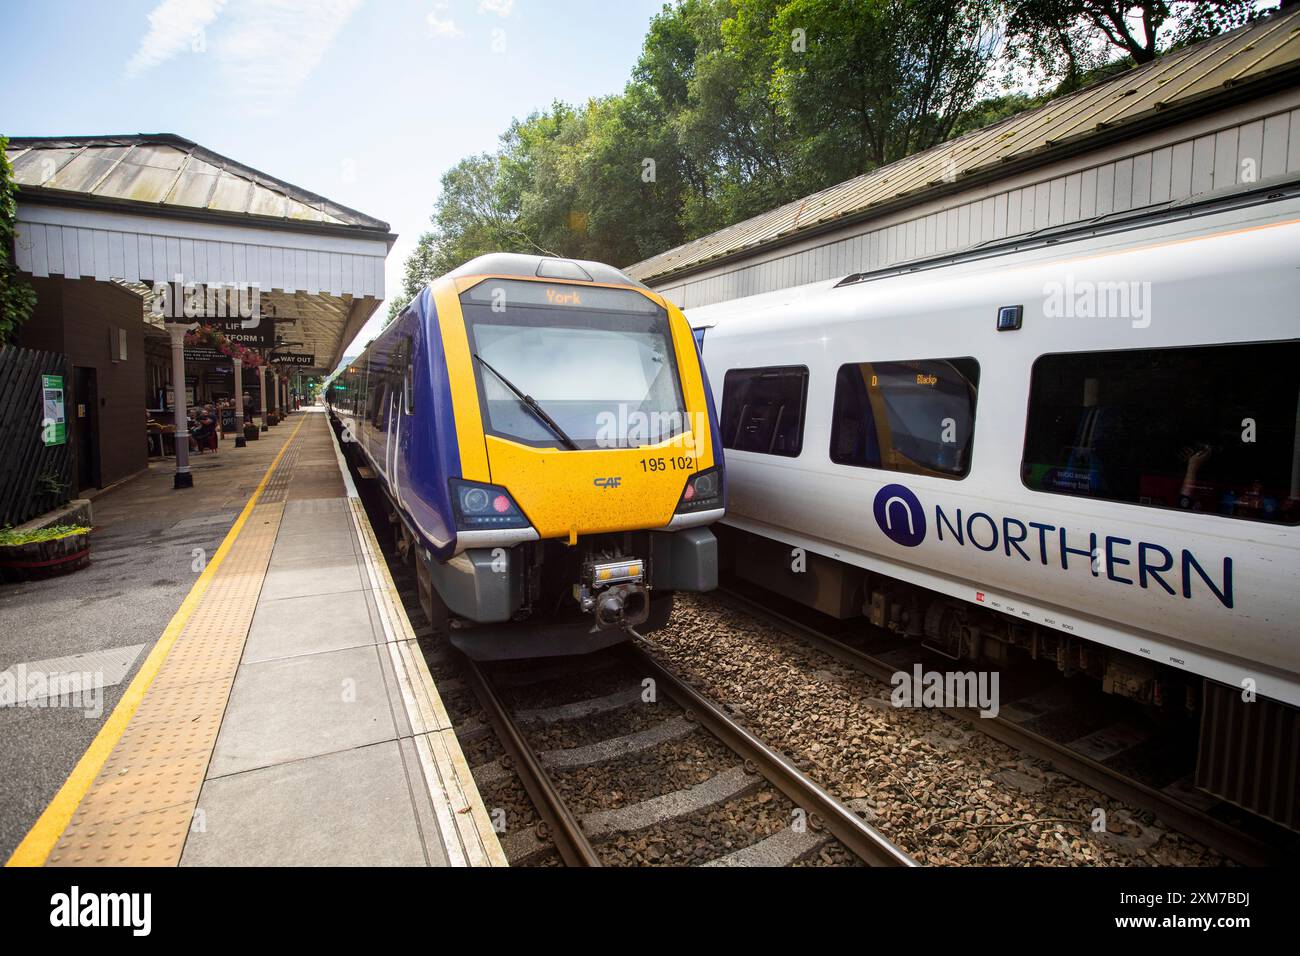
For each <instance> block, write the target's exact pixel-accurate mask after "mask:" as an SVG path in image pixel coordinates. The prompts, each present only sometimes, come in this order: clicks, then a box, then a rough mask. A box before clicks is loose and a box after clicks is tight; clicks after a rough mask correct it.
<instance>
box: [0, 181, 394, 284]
mask: <svg viewBox="0 0 1300 956" xmlns="http://www.w3.org/2000/svg"><path fill="white" fill-rule="evenodd" d="M14 252H15V258H16V259H17V263H18V268H19V269H22V270H23V271H25V272H30V273H31V274H32V275H34V276H40V277H45V276H50V275H58V276H63V277H65V278H69V279H74V278H82V277H87V278H90V277H93V278H95V279H98V280H100V281H108V280H110V279H121V280H123V281H125V282H171V281H173V280H174V279H175V277H176V276H177V275H179V276H181V277H182V280H183V281H186V282H197V283H214V282H242V283H248V284H256V285H258V286H259V287H260V288H262V289H265V290H268V291H269V290H273V289H274V290H280V291H283V292H287V293H293V292H306V293H307V294H309V295H317V294H319V293H325V294H328V295H332V296H336V297H339V296H344V295H350V296H352V297H354V298H358V299H359V298H371V299H375V300H379V299H382V298H384V259H385V257H386V256H387V255H388V246H387V243H385V242H384V241H382V240H378V239H363V238H351V237H343V236H327V235H318V234H315V233H313V232H309V231H306V230H304V231H302V232H295V231H292V230H282V229H265V228H260V227H257V226H240V225H225V224H221V223H201V222H193V221H188V220H184V219H171V218H167V217H161V216H159V217H150V216H139V215H132V214H127V213H114V212H105V211H99V210H84V209H72V208H64V207H59V206H49V205H43V204H36V203H22V202H20V203H19V204H18V216H17V222H16V226H15V235H14Z"/></svg>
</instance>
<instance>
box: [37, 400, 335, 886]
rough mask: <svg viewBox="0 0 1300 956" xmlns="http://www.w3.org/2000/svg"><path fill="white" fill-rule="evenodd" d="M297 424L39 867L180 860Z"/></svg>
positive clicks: (280, 508)
mask: <svg viewBox="0 0 1300 956" xmlns="http://www.w3.org/2000/svg"><path fill="white" fill-rule="evenodd" d="M322 421H323V419H322ZM302 424H305V421H304V422H303V423H302ZM302 424H300V425H299V426H298V427H297V428H296V429H295V431H294V434H293V435H292V436H290V438H289V443H288V446H287V447H286V450H285V452H284V454H283V455H282V456H281V458H280V460H279V462H278V463H277V465H276V468H275V471H274V472H273V473H272V475H271V478H270V479H269V480H268V482H267V484H266V485H265V487H264V488H263V490H262V495H261V497H259V499H258V500H257V502H256V504H254V506H253V508H252V510H251V511H250V512H249V515H248V518H247V520H246V521H245V522H244V526H243V527H242V528H241V529H240V531H239V534H238V536H237V537H236V538H235V540H234V542H233V544H232V546H231V548H230V551H229V552H228V553H227V554H226V556H225V559H224V560H223V561H222V563H221V565H220V567H218V568H217V570H216V572H215V573H214V574H213V576H212V580H211V582H210V583H209V584H208V587H207V590H206V591H205V592H204V594H203V596H202V598H200V600H199V603H198V605H197V607H196V608H195V610H194V613H193V614H191V615H190V617H189V619H188V620H187V621H186V622H185V625H184V627H183V628H182V629H181V631H180V634H179V635H178V636H177V638H176V643H175V644H174V645H173V646H172V648H171V650H170V651H169V652H168V654H167V657H166V660H165V661H164V662H163V665H162V669H161V670H160V671H159V672H158V675H157V677H156V678H154V681H153V683H151V684H150V685H149V689H148V690H147V691H146V692H145V695H144V698H143V699H142V700H141V702H140V705H139V707H138V708H137V710H136V712H135V714H134V716H133V717H132V718H131V722H130V723H129V724H128V725H127V727H126V730H125V731H124V732H123V734H122V736H121V738H120V739H119V740H118V742H117V744H116V745H115V746H114V748H113V750H112V752H111V753H110V754H109V756H108V758H107V760H105V762H104V766H103V767H102V768H100V771H99V773H98V775H97V776H96V777H95V780H94V782H93V783H92V784H91V786H90V789H89V790H88V791H87V793H86V795H85V797H84V798H82V801H81V803H80V805H79V806H78V807H77V810H76V812H75V813H74V814H73V817H72V820H71V822H70V823H69V824H68V826H67V828H66V829H65V830H64V831H63V834H62V836H61V837H60V838H59V841H58V842H57V843H56V844H55V847H54V849H53V851H52V852H51V853H50V855H49V858H48V859H47V861H46V863H47V865H50V866H175V865H176V864H177V863H179V862H180V857H181V852H182V850H183V849H184V848H185V838H186V835H187V833H188V832H189V828H190V823H191V819H192V817H193V815H194V808H195V806H196V804H197V802H198V798H199V791H200V789H201V788H202V786H203V779H204V776H205V774H206V772H207V767H208V762H209V760H210V758H211V756H212V748H213V745H214V744H215V742H216V739H217V732H218V731H219V730H220V729H221V718H222V714H223V713H224V712H225V708H226V703H227V701H228V699H229V697H230V689H231V687H232V686H233V683H234V677H235V670H236V668H237V667H238V666H239V660H240V657H241V656H242V655H243V652H244V641H245V640H246V638H247V637H248V631H249V627H250V626H251V625H252V621H253V611H254V610H255V608H256V606H257V598H258V595H259V593H260V592H261V589H262V581H263V579H264V578H265V576H266V569H267V566H268V564H269V563H270V559H271V550H272V548H273V547H274V545H275V538H276V533H277V532H278V531H279V528H280V518H281V516H282V515H283V513H284V498H285V489H286V488H287V487H288V484H289V481H290V479H291V477H292V474H293V468H294V464H295V462H296V460H297V457H298V448H299V447H300V446H299V441H300V439H299V438H298V433H299V431H300V430H301V428H302Z"/></svg>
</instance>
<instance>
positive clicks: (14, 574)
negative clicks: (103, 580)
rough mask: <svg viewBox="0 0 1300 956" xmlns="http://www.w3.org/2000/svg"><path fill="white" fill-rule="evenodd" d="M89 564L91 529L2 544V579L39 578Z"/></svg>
mask: <svg viewBox="0 0 1300 956" xmlns="http://www.w3.org/2000/svg"><path fill="white" fill-rule="evenodd" d="M89 564H90V529H88V528H83V529H79V530H77V531H69V532H67V533H66V534H63V535H61V536H59V537H55V538H48V539H46V540H43V541H28V542H25V543H22V544H0V579H3V580H5V581H38V580H41V579H43V578H52V577H56V576H58V575H60V574H71V573H72V572H73V571H80V570H81V569H82V568H84V567H86V566H87V565H89Z"/></svg>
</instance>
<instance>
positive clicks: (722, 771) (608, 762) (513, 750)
mask: <svg viewBox="0 0 1300 956" xmlns="http://www.w3.org/2000/svg"><path fill="white" fill-rule="evenodd" d="M359 488H360V490H361V491H362V498H363V501H365V502H366V504H367V509H368V512H369V515H370V518H371V523H372V526H373V527H374V528H375V531H376V535H377V537H378V538H379V540H380V543H381V546H382V548H383V550H384V554H385V558H386V560H387V561H388V563H389V568H390V571H391V572H392V575H393V578H394V581H395V582H396V583H397V585H398V588H399V591H400V593H401V597H402V600H403V603H404V606H405V609H406V611H407V614H408V615H409V616H410V618H411V621H412V624H413V625H414V627H415V630H416V633H417V635H422V636H421V646H422V648H423V649H424V651H425V655H426V660H427V661H428V663H429V665H430V668H431V669H432V670H433V671H434V673H435V675H436V676H437V680H438V684H439V688H440V690H442V691H443V696H444V701H445V703H446V704H447V706H448V710H449V712H451V714H452V718H453V722H454V723H455V724H456V731H457V735H458V736H460V737H461V742H462V745H463V746H465V748H466V754H467V757H468V758H469V760H470V764H471V769H472V771H473V773H474V776H475V779H476V781H478V783H479V785H480V789H482V790H483V791H484V797H485V799H486V800H487V802H488V806H489V810H490V812H492V813H493V815H494V817H498V818H499V819H500V820H501V821H502V822H501V825H500V827H499V834H500V836H501V838H502V843H503V846H504V847H505V849H506V852H507V855H508V857H509V858H510V861H511V863H512V864H521V863H522V864H534V863H541V864H543V865H544V864H546V863H547V862H555V861H556V860H555V858H556V857H558V862H559V863H562V864H564V865H568V866H601V865H611V864H613V865H619V864H624V865H626V863H628V862H651V863H655V862H663V863H690V864H696V865H712V866H746V865H807V864H810V863H812V864H816V863H818V862H822V863H825V862H830V863H832V864H836V865H846V864H854V863H858V864H865V865H871V866H914V865H916V864H915V862H914V861H913V860H912V859H911V858H910V857H909V856H907V854H905V853H904V852H903V851H901V850H900V849H899V848H898V847H896V846H895V845H894V844H893V843H891V842H890V841H889V840H888V839H887V838H885V837H884V836H883V835H881V834H880V833H879V832H878V831H877V830H876V829H875V828H873V827H872V826H871V825H870V824H869V823H867V822H866V821H864V820H863V819H862V817H861V816H859V814H858V812H855V808H854V807H853V806H852V804H853V802H854V801H849V803H848V804H845V803H842V802H840V801H839V800H837V799H836V798H835V797H834V796H832V795H831V794H830V793H829V792H828V791H826V790H825V789H823V788H822V787H820V786H818V785H817V784H815V783H814V782H813V781H812V780H810V779H809V778H808V777H807V776H806V775H805V774H803V773H802V772H801V771H800V770H799V769H798V768H797V767H796V766H795V765H794V763H793V762H792V760H791V759H790V757H789V756H788V755H786V754H783V753H780V752H777V751H776V750H774V749H773V748H771V747H769V746H767V745H766V744H765V743H764V742H763V741H762V740H760V739H758V738H757V737H756V736H754V735H753V734H752V733H751V732H750V731H749V730H747V729H746V728H745V727H744V726H742V725H741V724H740V723H738V722H737V721H736V719H735V718H734V717H732V716H731V715H729V714H728V713H727V712H726V711H725V710H723V709H722V708H721V707H719V706H718V705H717V704H715V703H714V702H713V701H711V700H709V699H708V698H706V697H705V696H704V695H703V694H701V693H700V692H699V691H698V690H696V689H694V688H692V687H690V686H688V685H687V684H686V683H684V682H683V681H682V680H680V679H679V678H678V677H677V676H676V675H675V674H673V673H672V672H671V671H669V670H668V669H667V668H665V667H664V666H663V665H662V664H660V663H659V662H657V661H656V660H654V659H653V658H652V657H650V656H649V655H648V654H646V653H645V652H644V651H643V650H641V649H640V648H638V647H636V646H635V645H623V646H620V647H616V648H611V649H609V650H607V651H603V652H600V653H598V654H591V655H587V656H585V657H583V658H579V659H568V660H565V659H561V660H560V661H559V662H558V663H557V661H556V660H554V659H542V660H537V661H529V662H510V663H504V664H479V663H476V662H474V661H472V660H470V659H469V658H467V657H465V656H463V655H461V654H460V653H459V652H457V651H455V650H454V648H452V647H451V645H450V643H449V642H447V641H446V639H445V638H443V637H440V636H436V635H434V634H433V633H432V631H431V629H430V628H429V626H428V621H426V620H425V619H424V613H423V611H422V610H421V608H420V604H419V600H418V595H417V588H416V581H415V576H414V573H413V570H412V568H411V567H410V565H409V564H407V563H406V562H405V561H403V560H402V558H401V557H400V556H399V555H398V553H397V548H396V539H395V537H394V534H393V528H392V526H391V525H390V523H389V522H388V521H387V519H386V516H385V513H384V510H383V501H382V498H381V497H379V495H378V492H377V489H376V488H374V487H373V483H372V482H362V483H360V485H359ZM438 675H440V676H438ZM584 681H586V682H587V686H588V687H595V688H597V690H599V691H603V692H601V693H596V694H595V696H594V697H593V696H590V695H589V694H588V690H586V689H584V685H583V682H584ZM601 681H604V684H601V683H600V682H601ZM646 681H650V682H651V683H652V685H653V687H654V689H655V692H654V696H655V697H656V698H657V699H658V700H659V704H658V706H657V707H647V706H639V705H640V704H643V703H644V701H643V694H644V691H645V683H646ZM575 688H576V689H575ZM570 690H573V691H574V694H576V695H577V696H576V698H575V697H574V695H573V694H569V693H568V692H569V691H570ZM556 692H559V694H560V696H559V697H556ZM548 694H549V696H548ZM493 738H494V741H495V745H494V741H493ZM674 748H676V749H674ZM602 774H604V775H607V776H609V777H610V778H611V779H613V780H615V781H616V787H617V789H621V790H626V791H629V792H628V793H625V794H618V793H613V792H611V790H612V789H613V788H610V787H595V788H593V787H591V786H589V784H590V781H591V779H592V778H598V777H601V775H602ZM692 774H694V776H692ZM620 776H622V777H637V778H639V782H640V786H637V785H636V784H628V783H627V781H626V780H620V779H619V777H620ZM701 777H707V779H699V778H701ZM520 791H522V793H521V792H520ZM593 795H594V797H595V799H593ZM525 804H531V806H525ZM858 809H861V808H858ZM531 811H535V812H536V819H535V820H534V819H532V814H531ZM863 812H867V813H869V812H870V811H869V809H868V810H865V811H863ZM646 834H648V836H646V837H645V838H644V839H646V840H650V841H651V846H650V849H649V852H645V853H643V852H639V850H637V849H636V848H635V846H634V848H633V849H628V848H626V847H620V846H618V845H617V844H619V843H620V842H623V843H630V844H634V845H635V844H636V843H637V842H638V841H640V840H641V839H642V835H646ZM661 838H662V840H663V842H664V844H666V845H667V846H666V847H665V848H660V847H659V844H658V843H655V842H654V841H658V840H660V839H661ZM674 843H675V844H677V845H676V846H673V845H671V844H674Z"/></svg>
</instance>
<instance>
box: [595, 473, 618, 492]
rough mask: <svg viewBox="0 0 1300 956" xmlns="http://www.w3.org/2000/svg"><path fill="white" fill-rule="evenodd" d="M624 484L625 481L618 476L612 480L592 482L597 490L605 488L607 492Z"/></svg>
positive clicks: (599, 479) (598, 479)
mask: <svg viewBox="0 0 1300 956" xmlns="http://www.w3.org/2000/svg"><path fill="white" fill-rule="evenodd" d="M622 483H623V479H622V478H619V477H617V476H615V477H611V478H596V479H594V480H593V481H592V484H593V485H595V486H596V487H597V488H604V489H605V490H606V491H608V490H609V489H610V488H617V487H618V486H619V485H621V484H622Z"/></svg>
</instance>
